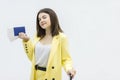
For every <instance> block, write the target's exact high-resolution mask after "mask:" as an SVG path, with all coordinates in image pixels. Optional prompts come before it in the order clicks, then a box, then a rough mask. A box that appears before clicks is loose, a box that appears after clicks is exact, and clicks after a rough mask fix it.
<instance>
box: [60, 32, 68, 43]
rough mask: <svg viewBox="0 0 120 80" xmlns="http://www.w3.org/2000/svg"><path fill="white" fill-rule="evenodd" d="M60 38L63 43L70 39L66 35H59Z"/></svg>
mask: <svg viewBox="0 0 120 80" xmlns="http://www.w3.org/2000/svg"><path fill="white" fill-rule="evenodd" d="M59 38H60V39H61V40H62V41H64V40H65V41H66V40H67V39H68V38H67V35H66V34H65V33H59Z"/></svg>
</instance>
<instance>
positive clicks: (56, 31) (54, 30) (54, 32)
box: [36, 8, 63, 38]
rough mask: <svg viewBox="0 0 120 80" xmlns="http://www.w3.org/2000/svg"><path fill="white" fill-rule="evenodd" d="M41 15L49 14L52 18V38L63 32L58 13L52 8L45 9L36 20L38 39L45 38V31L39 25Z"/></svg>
mask: <svg viewBox="0 0 120 80" xmlns="http://www.w3.org/2000/svg"><path fill="white" fill-rule="evenodd" d="M40 13H47V14H48V15H49V16H50V21H51V34H52V36H55V35H58V34H59V32H63V31H62V29H61V28H60V25H59V21H58V18H57V15H56V13H55V12H54V11H53V10H52V9H50V8H44V9H41V10H40V11H39V12H38V13H37V19H36V30H37V37H41V38H43V37H44V36H45V29H42V28H41V26H40V25H39V19H38V16H39V14H40Z"/></svg>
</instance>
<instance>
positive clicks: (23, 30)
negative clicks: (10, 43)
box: [14, 26, 26, 36]
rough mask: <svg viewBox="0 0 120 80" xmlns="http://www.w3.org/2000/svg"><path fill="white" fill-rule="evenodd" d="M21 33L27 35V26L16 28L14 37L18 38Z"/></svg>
mask: <svg viewBox="0 0 120 80" xmlns="http://www.w3.org/2000/svg"><path fill="white" fill-rule="evenodd" d="M20 32H24V33H26V31H25V26H20V27H14V36H18V35H19V33H20Z"/></svg>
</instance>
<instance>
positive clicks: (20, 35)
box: [18, 32, 29, 41]
mask: <svg viewBox="0 0 120 80" xmlns="http://www.w3.org/2000/svg"><path fill="white" fill-rule="evenodd" d="M18 37H19V38H20V39H22V40H24V41H28V40H29V37H28V36H27V35H26V34H25V33H23V32H20V33H19V35H18Z"/></svg>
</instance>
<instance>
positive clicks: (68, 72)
mask: <svg viewBox="0 0 120 80" xmlns="http://www.w3.org/2000/svg"><path fill="white" fill-rule="evenodd" d="M67 74H68V75H70V76H71V77H72V78H74V76H75V74H76V70H74V69H71V70H68V71H67Z"/></svg>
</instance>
